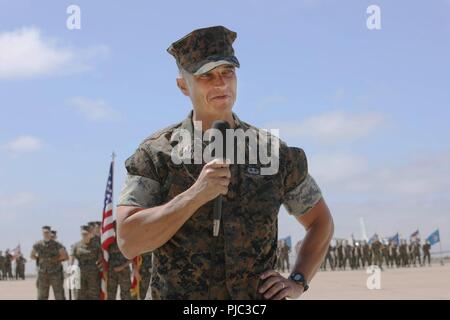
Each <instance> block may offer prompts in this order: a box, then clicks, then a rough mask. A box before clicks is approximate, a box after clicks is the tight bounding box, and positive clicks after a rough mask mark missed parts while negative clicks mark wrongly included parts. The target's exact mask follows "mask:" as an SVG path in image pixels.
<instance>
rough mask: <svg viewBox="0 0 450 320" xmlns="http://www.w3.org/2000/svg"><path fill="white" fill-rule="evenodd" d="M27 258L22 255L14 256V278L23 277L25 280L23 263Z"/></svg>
mask: <svg viewBox="0 0 450 320" xmlns="http://www.w3.org/2000/svg"><path fill="white" fill-rule="evenodd" d="M26 262H27V259H25V258H24V257H23V256H22V255H20V256H18V257H17V258H16V280H18V279H19V278H20V279H23V280H25V263H26Z"/></svg>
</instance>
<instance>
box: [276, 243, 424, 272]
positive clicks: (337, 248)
mask: <svg viewBox="0 0 450 320" xmlns="http://www.w3.org/2000/svg"><path fill="white" fill-rule="evenodd" d="M299 246H300V243H298V244H297V246H296V251H298V249H299ZM430 249H431V245H430V243H429V242H428V241H425V242H424V243H423V244H422V243H421V241H420V240H411V241H410V242H409V243H407V241H406V240H401V241H400V243H398V244H397V242H396V241H380V239H376V240H374V241H372V242H371V243H370V244H369V242H367V241H351V242H350V241H348V240H342V239H336V240H335V243H334V245H332V244H330V246H329V247H328V251H327V254H326V256H325V258H324V261H323V263H322V265H321V267H320V269H321V270H323V271H326V270H332V271H334V270H347V269H351V270H357V269H360V268H365V267H368V266H371V265H376V266H378V267H379V268H380V269H381V270H383V268H385V267H387V268H403V267H417V266H421V267H423V266H425V265H428V266H431V255H430ZM289 253H290V248H289V247H288V246H287V244H286V243H284V242H283V240H279V242H278V250H277V265H278V270H279V271H281V272H289ZM286 267H287V268H286Z"/></svg>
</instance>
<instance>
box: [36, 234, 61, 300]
mask: <svg viewBox="0 0 450 320" xmlns="http://www.w3.org/2000/svg"><path fill="white" fill-rule="evenodd" d="M42 235H43V240H41V241H38V242H36V243H35V244H34V245H33V249H32V250H31V255H30V256H31V259H33V260H37V259H39V265H38V277H37V288H38V299H39V300H47V299H48V296H49V292H50V287H52V288H53V292H54V295H55V299H56V300H64V289H63V277H62V272H63V269H62V265H61V262H62V261H65V260H67V259H68V255H67V252H66V249H65V248H64V246H63V245H62V244H61V243H59V242H58V241H56V240H53V239H52V236H51V228H50V227H49V226H43V227H42Z"/></svg>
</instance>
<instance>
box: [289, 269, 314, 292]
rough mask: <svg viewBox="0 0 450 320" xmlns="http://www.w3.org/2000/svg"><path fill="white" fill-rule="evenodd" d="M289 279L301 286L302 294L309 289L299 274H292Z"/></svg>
mask: <svg viewBox="0 0 450 320" xmlns="http://www.w3.org/2000/svg"><path fill="white" fill-rule="evenodd" d="M289 279H291V280H292V281H295V282H297V283H300V284H301V285H302V286H303V292H306V290H308V289H309V286H308V283H307V282H306V279H305V277H304V276H303V275H302V274H301V273H300V272H294V273H292V274H291V275H290V276H289Z"/></svg>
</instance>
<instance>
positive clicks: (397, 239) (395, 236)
mask: <svg viewBox="0 0 450 320" xmlns="http://www.w3.org/2000/svg"><path fill="white" fill-rule="evenodd" d="M389 242H392V243H393V244H395V245H396V246H398V245H399V244H400V239H399V238H398V232H397V233H396V234H395V235H394V236H392V237H390V238H389Z"/></svg>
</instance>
